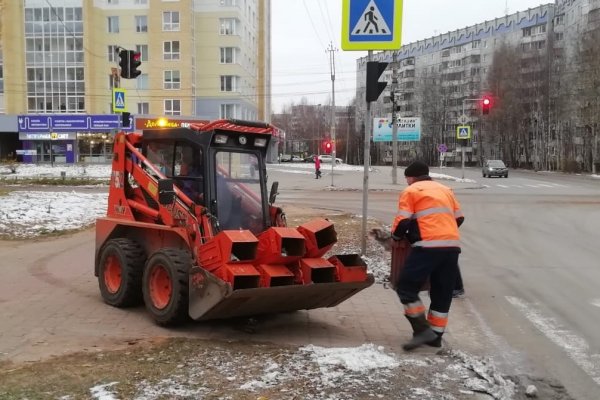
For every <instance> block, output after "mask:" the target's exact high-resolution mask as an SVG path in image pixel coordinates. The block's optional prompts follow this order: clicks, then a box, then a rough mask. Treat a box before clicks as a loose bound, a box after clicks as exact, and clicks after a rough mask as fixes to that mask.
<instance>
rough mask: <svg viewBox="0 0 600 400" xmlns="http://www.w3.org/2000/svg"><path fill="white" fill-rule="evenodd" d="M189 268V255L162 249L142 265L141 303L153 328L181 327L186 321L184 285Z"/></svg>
mask: <svg viewBox="0 0 600 400" xmlns="http://www.w3.org/2000/svg"><path fill="white" fill-rule="evenodd" d="M191 266H192V257H191V256H190V253H189V252H187V251H184V250H179V249H162V250H160V251H157V252H156V253H154V254H153V255H152V256H151V257H150V258H149V259H148V262H146V268H144V276H143V280H142V292H143V293H144V303H145V304H146V309H147V310H148V311H149V312H150V314H151V315H152V317H153V318H154V320H155V321H156V323H157V324H159V325H162V326H167V325H177V324H181V323H183V322H185V321H187V320H188V319H189V314H188V304H189V301H188V293H189V287H188V281H189V270H190V267H191Z"/></svg>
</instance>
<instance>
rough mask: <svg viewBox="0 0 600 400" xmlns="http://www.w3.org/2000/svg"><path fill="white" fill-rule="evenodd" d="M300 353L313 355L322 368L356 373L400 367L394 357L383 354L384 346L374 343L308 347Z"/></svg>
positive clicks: (302, 348)
mask: <svg viewBox="0 0 600 400" xmlns="http://www.w3.org/2000/svg"><path fill="white" fill-rule="evenodd" d="M300 351H305V352H308V353H311V355H312V358H313V360H315V361H316V362H317V364H319V365H320V366H322V367H323V366H326V367H331V366H338V365H339V366H342V367H343V368H345V369H347V370H350V371H354V372H365V371H370V370H372V369H379V368H396V367H397V366H399V365H400V363H399V362H398V360H396V358H395V357H394V356H391V355H389V354H386V353H384V352H383V346H375V345H374V344H373V343H368V344H363V345H362V346H360V347H355V348H347V347H341V348H325V347H319V346H314V345H308V346H304V347H301V348H300Z"/></svg>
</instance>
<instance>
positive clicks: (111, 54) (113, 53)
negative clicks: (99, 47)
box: [108, 45, 119, 62]
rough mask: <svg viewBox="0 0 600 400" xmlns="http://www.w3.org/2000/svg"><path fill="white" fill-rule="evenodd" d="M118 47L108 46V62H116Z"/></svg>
mask: <svg viewBox="0 0 600 400" xmlns="http://www.w3.org/2000/svg"><path fill="white" fill-rule="evenodd" d="M118 48H119V46H115V45H111V46H108V62H117V58H118V57H117V55H118V51H117V49H118Z"/></svg>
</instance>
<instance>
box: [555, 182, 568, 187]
mask: <svg viewBox="0 0 600 400" xmlns="http://www.w3.org/2000/svg"><path fill="white" fill-rule="evenodd" d="M551 185H554V186H560V187H569V185H563V184H562V183H551Z"/></svg>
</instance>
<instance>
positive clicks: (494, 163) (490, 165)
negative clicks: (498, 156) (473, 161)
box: [481, 160, 508, 178]
mask: <svg viewBox="0 0 600 400" xmlns="http://www.w3.org/2000/svg"><path fill="white" fill-rule="evenodd" d="M481 173H482V174H483V177H484V178H485V177H488V178H491V177H492V176H497V177H505V178H508V168H506V165H504V162H502V160H487V161H485V162H484V163H483V169H482V171H481Z"/></svg>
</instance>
